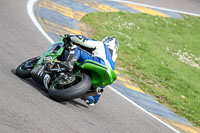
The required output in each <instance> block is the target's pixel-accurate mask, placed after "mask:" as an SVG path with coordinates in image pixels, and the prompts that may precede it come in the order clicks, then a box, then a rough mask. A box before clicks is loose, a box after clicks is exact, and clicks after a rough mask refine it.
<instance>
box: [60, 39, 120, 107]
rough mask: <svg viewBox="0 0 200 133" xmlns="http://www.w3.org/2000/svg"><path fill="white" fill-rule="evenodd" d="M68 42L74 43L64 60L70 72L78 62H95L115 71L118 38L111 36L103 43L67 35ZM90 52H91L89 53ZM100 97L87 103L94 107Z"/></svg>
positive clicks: (90, 97)
mask: <svg viewBox="0 0 200 133" xmlns="http://www.w3.org/2000/svg"><path fill="white" fill-rule="evenodd" d="M66 39H67V41H68V42H73V43H74V44H78V45H80V46H78V45H72V47H71V48H70V50H65V56H64V60H65V61H66V62H65V65H66V66H67V67H68V69H69V71H72V69H73V68H74V65H75V64H76V62H77V60H78V61H79V62H80V63H82V62H84V61H85V60H88V59H90V60H93V61H96V62H98V63H100V64H102V65H105V66H107V67H109V68H111V69H113V70H114V69H115V61H116V59H117V50H118V48H119V43H118V40H117V38H115V37H112V36H109V37H105V38H104V39H103V40H102V41H96V40H94V39H92V40H90V39H88V38H86V37H85V36H82V35H67V37H66ZM88 51H90V52H88ZM99 97H100V95H96V96H89V97H88V98H87V100H85V101H86V103H87V104H88V105H90V106H94V104H95V103H97V101H98V100H99Z"/></svg>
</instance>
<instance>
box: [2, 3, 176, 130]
mask: <svg viewBox="0 0 200 133" xmlns="http://www.w3.org/2000/svg"><path fill="white" fill-rule="evenodd" d="M0 6H1V8H0V18H1V19H0V29H1V32H0V56H1V58H0V90H1V93H0V132H2V133H12V132H13V133H16V132H19V133H23V132H34V133H35V132H48V133H51V132H52V133H55V132H94V131H95V132H101V133H102V132H124V133H125V132H137V133H145V132H146V133H149V132H153V133H156V132H157V133H160V132H163V133H164V132H166V133H170V132H173V131H172V130H171V129H169V128H168V127H166V126H164V125H163V124H161V123H159V122H158V121H157V120H155V119H153V118H152V117H150V116H149V115H147V114H146V113H144V112H142V111H141V110H140V109H138V108H137V107H135V106H133V105H132V104H130V103H129V102H127V101H126V100H124V99H123V98H121V97H120V96H119V95H117V94H116V93H114V92H113V91H111V90H109V89H108V88H107V89H105V93H104V94H103V96H102V98H101V100H100V102H99V103H98V105H97V106H95V107H94V108H89V107H88V106H87V105H86V104H85V103H84V102H82V101H81V100H78V99H77V100H73V101H69V102H66V103H62V104H61V103H57V102H54V101H52V100H51V99H49V98H48V96H47V94H46V93H45V92H44V91H42V90H41V87H40V86H38V85H37V84H35V83H34V82H33V81H31V80H23V79H20V78H18V77H17V76H16V75H15V68H16V67H17V66H18V65H19V64H20V63H22V62H23V61H25V60H26V59H29V58H31V57H35V56H37V55H41V54H42V53H43V52H44V51H45V50H46V49H47V48H48V46H49V45H50V44H49V42H48V41H47V40H46V38H44V37H43V35H42V34H41V33H40V32H39V31H38V30H37V29H36V27H35V26H34V25H33V23H32V21H31V20H30V18H29V16H28V14H27V10H26V6H27V0H21V1H20V2H19V1H13V0H6V1H1V5H0Z"/></svg>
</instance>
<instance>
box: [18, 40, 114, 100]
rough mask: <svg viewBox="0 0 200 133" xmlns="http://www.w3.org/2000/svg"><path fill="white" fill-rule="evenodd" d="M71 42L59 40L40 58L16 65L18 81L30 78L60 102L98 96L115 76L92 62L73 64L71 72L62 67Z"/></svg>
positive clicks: (110, 70)
mask: <svg viewBox="0 0 200 133" xmlns="http://www.w3.org/2000/svg"><path fill="white" fill-rule="evenodd" d="M71 46H72V42H70V43H69V42H68V41H66V37H63V38H62V39H61V40H60V41H58V42H56V43H54V44H53V45H51V46H50V48H49V49H48V50H47V52H45V53H44V54H43V55H42V56H38V57H35V58H32V59H29V60H27V61H25V62H24V63H22V64H21V65H19V66H18V67H17V69H16V75H18V76H19V77H21V78H30V77H31V78H32V79H33V80H34V81H36V82H37V83H39V84H41V85H42V86H43V87H44V88H45V89H47V91H48V94H49V97H50V98H51V99H53V100H55V101H58V102H63V101H67V100H71V99H75V98H83V99H84V98H86V97H88V96H95V95H97V94H101V93H102V89H101V88H100V87H103V86H106V85H109V84H112V83H113V82H114V81H115V80H116V79H117V75H116V73H115V72H114V71H113V70H112V69H110V68H108V67H106V66H104V65H102V64H100V63H97V62H95V61H92V60H86V61H84V62H83V63H80V62H78V61H77V62H76V65H75V67H74V68H73V70H72V71H68V69H67V67H66V66H65V65H63V64H62V61H61V56H62V54H63V52H64V51H65V49H66V48H69V47H71Z"/></svg>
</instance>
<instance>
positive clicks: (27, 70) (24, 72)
mask: <svg viewBox="0 0 200 133" xmlns="http://www.w3.org/2000/svg"><path fill="white" fill-rule="evenodd" d="M39 59H40V57H39V56H38V57H35V58H32V59H29V60H27V61H25V62H23V63H22V64H21V65H19V66H18V67H17V69H16V75H17V76H19V77H20V78H30V77H31V71H32V69H33V67H34V65H35V64H36V62H37V61H38V60H39ZM26 63H29V64H28V65H29V67H25V64H26ZM31 66H32V67H31Z"/></svg>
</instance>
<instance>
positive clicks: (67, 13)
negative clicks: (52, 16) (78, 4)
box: [39, 1, 86, 20]
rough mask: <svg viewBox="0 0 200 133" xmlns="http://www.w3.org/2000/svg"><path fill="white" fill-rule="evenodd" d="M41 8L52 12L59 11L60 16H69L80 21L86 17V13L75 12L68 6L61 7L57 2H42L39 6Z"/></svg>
mask: <svg viewBox="0 0 200 133" xmlns="http://www.w3.org/2000/svg"><path fill="white" fill-rule="evenodd" d="M39 7H44V8H47V9H50V10H54V11H57V12H58V13H60V14H63V15H65V16H68V17H70V18H73V19H76V20H80V19H81V18H82V17H83V16H85V15H86V13H84V12H80V11H74V10H72V9H71V8H68V7H66V6H63V5H60V4H57V3H55V2H51V1H42V2H41V3H40V4H39Z"/></svg>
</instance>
